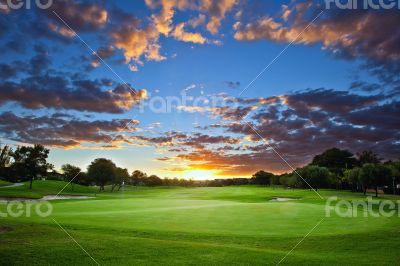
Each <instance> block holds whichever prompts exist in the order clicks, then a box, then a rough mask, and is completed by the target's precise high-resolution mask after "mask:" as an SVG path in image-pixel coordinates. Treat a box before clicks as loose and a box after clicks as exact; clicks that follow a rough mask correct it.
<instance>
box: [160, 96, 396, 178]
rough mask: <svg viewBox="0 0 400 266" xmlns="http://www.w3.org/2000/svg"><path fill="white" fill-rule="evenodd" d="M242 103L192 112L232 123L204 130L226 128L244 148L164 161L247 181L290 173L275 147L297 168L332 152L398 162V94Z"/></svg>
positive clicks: (207, 149)
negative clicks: (262, 173)
mask: <svg viewBox="0 0 400 266" xmlns="http://www.w3.org/2000/svg"><path fill="white" fill-rule="evenodd" d="M237 102H240V103H242V105H241V106H240V107H236V108H228V107H220V108H215V107H214V108H208V109H205V108H203V109H201V110H200V109H194V108H192V109H190V111H195V112H213V113H215V114H217V115H218V116H217V118H219V117H221V118H223V119H224V120H226V121H227V122H226V121H225V122H224V121H223V122H222V123H217V124H212V125H209V126H206V127H203V128H202V129H203V130H208V131H210V130H220V129H224V130H225V131H226V133H227V134H229V135H233V136H235V135H237V136H239V137H232V138H233V139H242V141H241V142H240V143H229V142H225V146H223V147H221V146H215V145H209V146H205V145H196V146H195V145H192V146H191V147H192V148H194V150H190V149H189V150H188V149H187V150H186V151H183V152H182V151H181V152H178V154H177V155H176V156H170V157H164V161H176V160H184V161H185V162H186V164H187V165H189V166H190V167H193V168H196V169H207V170H217V171H218V174H219V175H235V176H240V175H242V176H246V175H249V174H251V173H252V172H254V171H255V170H257V169H265V170H269V171H274V172H285V171H290V168H289V167H288V166H287V165H286V164H285V163H284V162H283V161H282V159H281V158H280V157H279V156H278V155H277V154H275V152H273V151H272V149H271V146H272V147H274V148H275V149H276V150H277V151H278V152H279V153H280V154H281V155H282V156H283V157H284V158H285V159H286V160H287V161H288V162H289V163H290V164H291V165H292V166H293V167H298V166H301V165H304V164H306V163H309V162H310V161H311V159H312V158H313V156H314V155H316V154H318V153H320V152H322V151H324V150H325V149H328V148H332V147H338V148H342V149H348V150H351V151H353V152H354V153H356V152H360V151H362V150H366V149H371V150H373V151H375V152H377V153H378V154H380V155H381V156H382V157H384V158H385V159H397V158H398V154H399V152H400V143H399V140H400V134H399V132H398V125H399V124H400V118H399V116H398V113H399V112H400V103H399V101H398V98H396V96H393V95H389V94H375V95H361V94H354V93H351V92H348V91H335V90H332V89H322V88H321V89H316V90H306V91H298V92H294V93H291V94H287V95H282V96H279V97H271V98H269V99H258V101H256V100H255V99H247V100H246V99H238V101H237ZM256 103H257V104H256ZM246 104H247V106H246ZM248 104H250V105H248ZM254 104H256V105H254ZM186 111H188V110H186ZM246 115H247V118H246V119H243V118H242V117H243V116H246ZM264 140H266V141H267V142H268V143H266V142H265V141H264ZM203 142H204V141H203ZM180 145H181V144H180ZM270 145H271V146H270Z"/></svg>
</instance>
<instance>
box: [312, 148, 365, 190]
mask: <svg viewBox="0 0 400 266" xmlns="http://www.w3.org/2000/svg"><path fill="white" fill-rule="evenodd" d="M311 164H312V165H317V166H320V167H326V168H328V169H329V171H330V172H332V173H333V174H334V175H335V177H336V184H337V186H338V185H340V186H343V179H342V177H343V172H344V170H345V169H351V168H353V167H354V166H356V165H357V159H356V158H354V155H353V154H352V153H351V152H349V151H347V150H340V149H338V148H332V149H329V150H326V151H324V152H323V153H322V154H319V155H316V156H315V157H314V159H313V160H312V162H311Z"/></svg>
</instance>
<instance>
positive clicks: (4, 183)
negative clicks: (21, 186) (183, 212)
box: [0, 180, 11, 187]
mask: <svg viewBox="0 0 400 266" xmlns="http://www.w3.org/2000/svg"><path fill="white" fill-rule="evenodd" d="M8 185H11V183H9V182H7V181H4V180H0V187H4V186H8Z"/></svg>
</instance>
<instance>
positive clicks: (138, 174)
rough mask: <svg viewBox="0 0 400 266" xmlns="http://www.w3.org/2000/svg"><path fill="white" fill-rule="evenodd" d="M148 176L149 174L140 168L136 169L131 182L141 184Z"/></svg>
mask: <svg viewBox="0 0 400 266" xmlns="http://www.w3.org/2000/svg"><path fill="white" fill-rule="evenodd" d="M146 177H147V174H146V173H144V172H142V171H140V170H135V171H133V172H132V175H131V178H130V183H131V185H135V186H137V185H139V184H140V183H141V182H143V180H144V179H145V178H146Z"/></svg>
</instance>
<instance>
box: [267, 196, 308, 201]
mask: <svg viewBox="0 0 400 266" xmlns="http://www.w3.org/2000/svg"><path fill="white" fill-rule="evenodd" d="M291 200H301V198H277V197H276V198H272V199H271V200H270V201H291Z"/></svg>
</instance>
